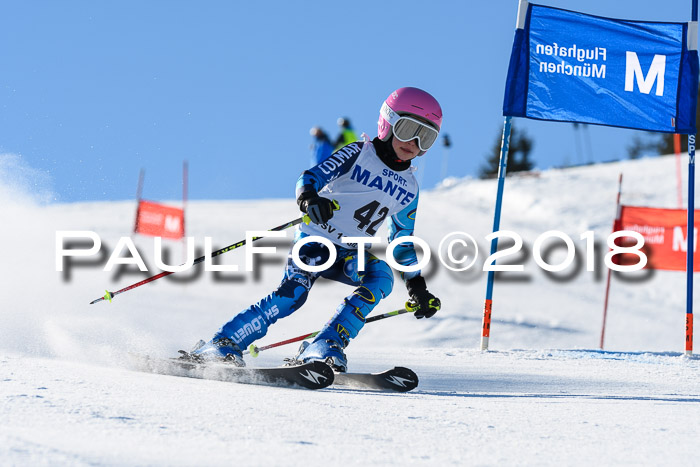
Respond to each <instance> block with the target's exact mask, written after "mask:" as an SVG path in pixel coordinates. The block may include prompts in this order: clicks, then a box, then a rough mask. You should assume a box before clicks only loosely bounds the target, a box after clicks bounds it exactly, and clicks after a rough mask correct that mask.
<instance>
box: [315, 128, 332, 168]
mask: <svg viewBox="0 0 700 467" xmlns="http://www.w3.org/2000/svg"><path fill="white" fill-rule="evenodd" d="M309 133H310V134H311V136H313V137H314V142H313V144H312V145H311V166H314V165H318V164H320V163H321V162H323V161H325V160H326V159H328V157H329V156H330V155H331V154H333V145H332V144H331V140H330V138H328V135H327V134H326V132H325V131H323V130H322V129H321V128H320V127H317V126H315V127H313V128H312V129H311V131H310V132H309Z"/></svg>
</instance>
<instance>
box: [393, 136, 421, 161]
mask: <svg viewBox="0 0 700 467" xmlns="http://www.w3.org/2000/svg"><path fill="white" fill-rule="evenodd" d="M391 147H393V148H394V151H395V152H396V155H397V156H398V158H399V159H401V160H402V161H410V160H411V159H413V158H414V157H416V156H417V155H418V153H419V152H420V148H419V147H418V144H416V140H415V139H412V140H411V141H406V142H405V143H404V142H403V141H399V140H398V138H391Z"/></svg>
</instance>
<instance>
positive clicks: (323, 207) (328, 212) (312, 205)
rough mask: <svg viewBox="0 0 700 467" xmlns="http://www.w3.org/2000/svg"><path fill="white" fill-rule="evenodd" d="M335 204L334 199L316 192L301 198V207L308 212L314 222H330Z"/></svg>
mask: <svg viewBox="0 0 700 467" xmlns="http://www.w3.org/2000/svg"><path fill="white" fill-rule="evenodd" d="M333 206H334V204H333V201H332V200H330V199H328V198H324V197H322V196H318V195H317V194H315V193H314V194H312V195H311V196H308V197H304V198H303V199H302V198H301V197H300V199H299V209H301V210H302V212H305V213H306V214H308V215H309V219H311V222H313V223H314V224H325V223H326V222H328V221H329V220H330V218H331V217H333Z"/></svg>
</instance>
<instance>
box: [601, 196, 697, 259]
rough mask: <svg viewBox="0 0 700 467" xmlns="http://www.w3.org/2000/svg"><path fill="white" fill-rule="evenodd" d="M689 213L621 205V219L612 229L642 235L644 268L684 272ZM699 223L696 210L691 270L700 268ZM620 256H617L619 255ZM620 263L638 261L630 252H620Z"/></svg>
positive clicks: (625, 242) (626, 243)
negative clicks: (645, 261)
mask: <svg viewBox="0 0 700 467" xmlns="http://www.w3.org/2000/svg"><path fill="white" fill-rule="evenodd" d="M687 222H688V214H687V211H686V210H685V209H659V208H645V207H638V206H621V210H620V219H619V221H618V222H616V224H617V226H616V228H615V230H632V231H635V232H639V233H640V234H641V235H642V236H643V237H644V247H643V248H642V251H644V253H645V254H646V255H647V257H648V259H649V262H648V263H647V265H646V267H647V268H651V269H665V270H669V271H685V269H686V245H687V229H686V224H687ZM699 225H700V211H698V210H696V211H695V229H694V230H695V232H694V245H695V252H694V255H695V257H694V261H693V269H694V271H695V272H698V271H700V256H699V255H698V251H697V238H698V235H697V232H698V226H699ZM627 240H631V241H632V243H631V244H632V245H633V244H634V243H633V242H634V239H632V238H629V237H627V238H626V239H625V241H624V242H619V243H618V244H620V245H622V244H623V243H624V246H630V242H628V241H627ZM618 256H619V255H618ZM620 259H621V261H620V262H621V263H622V264H627V263H628V259H629V261H631V262H632V263H635V262H637V261H638V260H639V258H637V257H636V256H633V255H627V254H625V255H622V258H620Z"/></svg>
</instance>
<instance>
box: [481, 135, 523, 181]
mask: <svg viewBox="0 0 700 467" xmlns="http://www.w3.org/2000/svg"><path fill="white" fill-rule="evenodd" d="M502 138H503V127H501V131H500V132H499V133H498V137H497V138H496V141H495V142H494V144H493V146H492V148H491V153H490V155H489V156H487V159H486V165H485V166H482V168H481V170H480V172H479V177H480V178H491V177H493V176H496V175H498V166H499V163H500V159H501V140H502ZM533 145H534V143H533V141H532V139H530V137H529V136H528V135H527V133H526V132H525V131H524V130H518V129H516V127H515V125H511V129H510V145H509V146H508V163H507V165H506V175H510V174H512V173H514V172H524V171H525V172H526V171H529V170H532V167H533V166H534V162H533V161H531V160H530V152H531V151H532V146H533Z"/></svg>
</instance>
